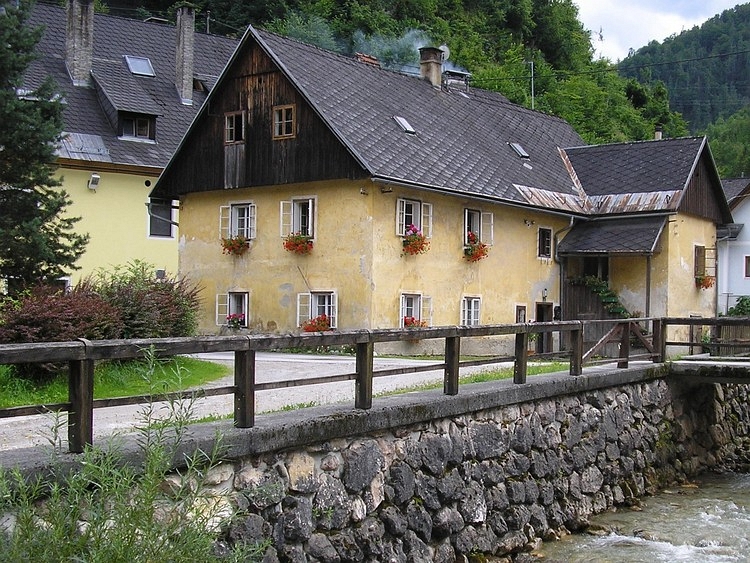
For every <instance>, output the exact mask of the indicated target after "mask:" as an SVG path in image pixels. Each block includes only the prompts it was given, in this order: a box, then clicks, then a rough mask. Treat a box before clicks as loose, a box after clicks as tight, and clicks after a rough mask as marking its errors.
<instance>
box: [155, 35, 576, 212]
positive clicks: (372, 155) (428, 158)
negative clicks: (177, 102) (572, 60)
mask: <svg viewBox="0 0 750 563" xmlns="http://www.w3.org/2000/svg"><path fill="white" fill-rule="evenodd" d="M252 41H254V42H257V43H258V44H259V45H260V46H261V48H262V49H263V50H264V51H265V52H266V54H267V55H268V56H269V57H270V58H271V59H272V60H273V61H274V62H275V63H276V65H277V66H278V68H279V69H280V70H281V72H282V73H283V74H284V75H285V76H286V78H287V79H288V80H289V82H290V83H291V84H293V85H294V86H295V87H296V89H297V90H298V91H299V92H300V93H301V95H302V96H303V97H304V98H305V99H306V101H307V102H308V103H309V105H310V106H311V107H312V108H313V109H314V111H316V112H317V114H318V116H319V117H320V118H321V120H322V121H323V122H324V123H325V124H326V126H327V127H328V128H329V129H330V130H331V131H332V132H333V134H334V135H335V136H336V138H337V139H338V140H339V141H340V142H341V143H342V145H344V146H345V147H346V148H347V149H348V151H349V152H350V154H352V156H353V157H354V158H355V159H356V160H357V161H358V162H359V163H360V164H361V166H362V167H363V168H364V169H365V170H367V172H368V173H369V174H370V175H371V177H372V178H373V179H375V180H376V181H382V182H395V183H401V184H405V185H409V186H414V187H418V188H425V189H434V190H439V191H443V192H449V193H458V194H467V195H472V196H475V197H483V198H488V199H492V200H500V201H508V202H512V203H516V204H521V205H530V206H535V207H540V208H553V209H555V210H560V211H565V212H568V213H583V212H584V206H583V205H582V201H581V197H580V196H581V192H580V190H579V189H577V187H576V186H575V184H574V182H573V181H572V179H571V177H570V175H569V174H568V171H567V169H566V167H565V164H564V162H563V159H562V158H561V156H560V152H559V149H560V148H561V147H563V146H568V145H579V144H581V142H582V141H581V138H580V136H579V135H578V134H577V133H576V132H575V131H574V130H573V128H572V127H571V126H570V125H569V124H568V123H566V122H565V121H563V120H562V119H559V118H557V117H553V116H549V115H545V114H542V113H540V112H535V111H531V110H528V109H525V108H523V107H521V106H518V105H515V104H512V103H510V102H509V101H508V100H507V99H506V98H505V97H503V96H502V95H500V94H496V93H492V92H486V91H480V90H474V89H468V90H467V89H465V88H445V87H444V88H442V89H440V88H435V87H433V86H432V85H431V84H430V83H429V82H427V81H425V80H423V79H421V78H419V77H415V76H407V75H403V74H399V73H395V72H391V71H387V70H383V69H381V68H378V67H376V66H373V65H371V64H366V63H362V62H358V61H357V60H355V59H354V58H350V57H345V56H342V55H339V54H336V53H332V52H329V51H325V50H323V49H320V48H317V47H314V46H310V45H307V44H304V43H300V42H298V41H295V40H291V39H288V38H284V37H281V36H279V35H275V34H272V33H268V32H265V31H260V30H256V29H254V28H252V27H250V28H248V31H247V33H246V34H245V37H244V38H243V45H244V44H246V43H247V42H252ZM241 51H242V48H239V49H238V50H237V52H236V53H240V52H241ZM236 64H240V63H239V62H238V61H235V60H232V61H231V62H230V63H229V65H228V66H227V70H226V71H225V73H224V75H222V78H221V79H220V80H219V82H218V83H217V86H216V88H215V89H214V90H213V92H212V94H211V96H220V95H221V89H222V86H221V84H222V80H223V79H224V77H225V76H227V75H228V74H229V73H230V72H231V71H230V69H231V68H233V66H234V65H236ZM394 116H400V117H402V118H404V119H405V120H406V121H407V122H408V124H410V125H411V127H412V128H413V131H414V132H413V133H409V132H406V131H405V130H404V129H403V127H402V126H401V125H399V123H397V121H396V120H395V119H394ZM188 135H190V133H188ZM512 142H513V143H518V144H519V145H520V146H522V147H523V149H525V151H526V152H527V153H528V157H527V158H522V157H521V156H519V155H518V154H517V153H516V152H515V151H514V149H513V148H512V147H511V146H510V145H509V143H512ZM168 183H169V169H168V168H167V170H165V173H164V174H163V175H162V178H160V180H159V184H157V189H156V191H155V192H154V193H159V190H160V189H161V190H165V191H167V192H169V193H172V194H174V191H173V190H175V189H181V188H184V187H183V186H180V187H177V186H170V187H168V188H164V184H168ZM162 193H163V192H162Z"/></svg>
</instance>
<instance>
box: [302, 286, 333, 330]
mask: <svg viewBox="0 0 750 563" xmlns="http://www.w3.org/2000/svg"><path fill="white" fill-rule="evenodd" d="M324 315H325V318H326V319H327V325H328V328H336V327H337V326H338V296H337V295H336V292H335V291H311V292H309V293H298V294H297V326H298V327H303V326H304V325H305V323H306V322H308V321H310V320H312V319H315V318H320V317H322V316H324Z"/></svg>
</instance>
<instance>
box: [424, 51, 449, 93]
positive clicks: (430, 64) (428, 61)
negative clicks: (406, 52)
mask: <svg viewBox="0 0 750 563" xmlns="http://www.w3.org/2000/svg"><path fill="white" fill-rule="evenodd" d="M419 75H420V76H421V77H422V78H424V79H425V80H427V81H429V82H430V84H432V85H433V86H434V87H435V88H440V87H441V85H442V81H443V52H442V51H441V50H440V49H438V48H437V47H422V48H421V49H420V50H419Z"/></svg>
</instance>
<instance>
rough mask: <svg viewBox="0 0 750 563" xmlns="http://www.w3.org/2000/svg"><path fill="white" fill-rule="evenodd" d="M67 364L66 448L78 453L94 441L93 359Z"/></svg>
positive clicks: (73, 361)
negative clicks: (68, 373)
mask: <svg viewBox="0 0 750 563" xmlns="http://www.w3.org/2000/svg"><path fill="white" fill-rule="evenodd" d="M81 340H83V339H81ZM88 344H90V342H89V343H88ZM84 345H87V343H86V342H84ZM69 365H70V379H68V400H69V401H70V410H69V411H68V449H69V450H70V452H71V453H74V454H80V453H81V452H83V450H84V448H85V447H86V446H90V445H91V444H93V443H94V360H72V361H71V362H70V363H69Z"/></svg>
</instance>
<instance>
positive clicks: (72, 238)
mask: <svg viewBox="0 0 750 563" xmlns="http://www.w3.org/2000/svg"><path fill="white" fill-rule="evenodd" d="M29 10H30V4H29V2H27V1H22V2H21V3H20V5H18V6H14V5H13V3H9V4H7V5H5V6H4V8H0V123H2V127H0V279H4V280H6V281H7V284H8V289H9V292H10V293H11V294H12V293H16V292H17V291H19V290H20V289H22V288H23V287H27V286H30V285H34V284H38V283H45V282H50V281H53V280H55V279H58V278H60V277H61V276H64V275H66V274H68V273H70V271H71V270H74V269H77V267H76V265H75V262H76V260H77V259H78V258H79V256H81V254H83V252H84V250H85V246H86V243H87V242H88V236H87V235H81V234H78V233H76V232H75V231H74V226H75V223H76V222H77V221H78V220H79V219H78V218H73V217H68V216H67V215H66V208H67V207H68V206H69V205H70V203H71V201H70V198H69V196H68V194H67V193H66V192H65V191H64V190H62V189H60V181H59V180H58V179H57V178H56V177H55V175H54V174H55V147H56V145H57V143H58V142H59V141H60V138H61V132H62V127H63V121H62V112H63V104H62V101H61V99H60V96H59V95H57V93H56V91H55V85H54V84H53V82H52V81H51V80H49V79H47V80H45V81H44V82H43V83H42V84H41V85H39V86H38V87H36V88H34V89H33V90H30V91H29V90H28V89H25V88H24V82H23V79H24V73H25V72H26V70H27V68H28V67H29V65H30V64H31V63H32V61H33V60H34V58H35V47H36V44H37V43H38V42H39V39H40V38H41V33H42V29H40V28H37V29H32V28H29V27H28V26H27V25H26V20H27V17H28V13H29Z"/></svg>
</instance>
